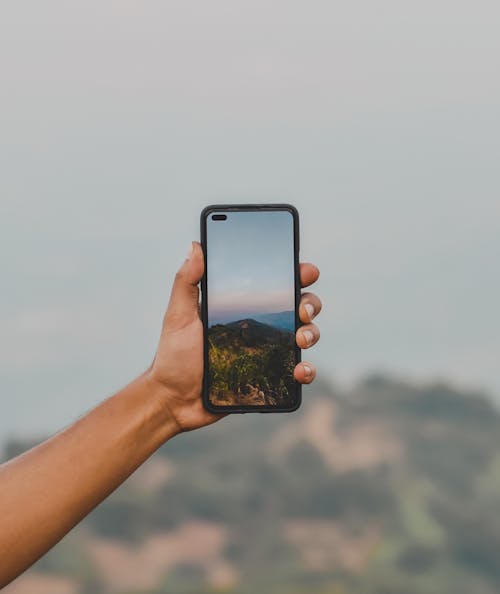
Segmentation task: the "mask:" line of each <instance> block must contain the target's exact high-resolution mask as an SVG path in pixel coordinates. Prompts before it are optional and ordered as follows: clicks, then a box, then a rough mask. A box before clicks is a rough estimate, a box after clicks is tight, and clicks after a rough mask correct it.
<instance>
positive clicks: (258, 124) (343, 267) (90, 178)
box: [0, 0, 500, 439]
mask: <svg viewBox="0 0 500 594" xmlns="http://www.w3.org/2000/svg"><path fill="white" fill-rule="evenodd" d="M499 26H500V5H499V4H498V3H497V2H493V1H484V0H478V1H475V2H456V1H451V0H446V1H439V0H437V1H436V0H432V1H430V0H423V1H421V2H401V1H399V0H397V1H396V0H394V1H390V2H389V1H384V0H382V1H381V2H369V1H368V0H364V1H354V2H331V1H328V2H326V1H324V2H315V1H312V2H294V1H289V0H287V1H286V2H285V1H283V2H273V1H271V2H270V1H268V0H266V1H265V2H264V1H263V0H254V1H252V2H247V3H240V2H234V1H233V0H226V1H224V2H221V1H218V0H214V1H211V2H189V1H188V2H175V1H174V2H168V3H167V2H160V1H147V2H131V1H128V0H121V1H120V2H118V1H116V2H97V1H95V0H89V1H87V2H84V3H67V2H51V1H47V2H42V3H41V2H34V1H26V2H4V3H3V4H2V7H1V8H0V81H1V82H0V105H1V109H0V225H1V227H2V228H1V235H0V236H1V238H2V249H1V250H0V263H1V270H2V284H1V288H2V290H1V292H0V385H1V390H2V396H1V405H2V411H1V414H0V439H1V437H2V436H4V435H6V434H9V433H14V432H21V433H28V432H33V431H43V430H47V429H50V430H54V429H56V428H58V427H60V426H61V425H62V424H64V423H67V422H69V421H70V420H72V419H73V418H75V417H76V416H77V415H79V414H81V413H82V412H83V411H84V410H86V409H88V408H89V407H90V406H92V405H93V404H94V403H95V402H97V401H98V400H99V399H100V398H102V397H103V396H106V395H107V394H110V393H111V392H112V391H113V390H115V389H116V388H118V387H120V386H121V385H123V384H124V383H125V382H127V381H128V380H130V379H131V378H132V377H133V376H134V375H135V374H137V373H138V372H140V371H141V370H142V369H144V368H145V367H146V365H148V364H149V362H150V361H151V358H152V356H153V353H154V349H155V346H156V341H157V338H158V333H159V328H160V322H161V318H162V314H163V309H164V306H165V304H166V302H167V299H168V294H169V288H170V283H171V280H172V278H173V275H174V273H175V270H176V268H177V266H178V265H179V264H180V263H181V261H182V259H183V257H184V254H185V252H186V250H187V248H188V246H189V241H190V239H191V238H197V237H198V220H199V219H198V217H199V211H200V210H201V208H202V207H203V206H205V205H206V204H208V203H213V202H233V201H236V202H248V201H252V202H253V201H256V202H259V201H283V202H291V203H293V204H295V205H296V206H297V207H298V208H299V210H300V212H301V221H302V240H301V245H302V257H303V258H304V259H307V260H312V261H315V262H316V263H318V265H320V266H321V270H322V276H321V279H320V281H319V283H318V285H317V287H316V288H315V289H314V290H315V291H317V292H318V293H321V296H322V298H323V301H324V312H323V313H322V314H321V315H320V317H319V318H318V323H319V324H320V325H321V331H322V340H321V343H320V345H318V346H317V347H315V348H313V349H312V350H311V351H310V354H308V355H307V356H308V357H309V358H310V359H311V360H313V361H315V362H316V363H317V364H318V366H319V373H320V374H323V375H324V376H331V377H333V378H335V379H337V381H342V382H346V381H351V380H352V379H354V378H356V377H358V376H359V374H360V373H364V372H366V371H369V370H374V369H382V370H387V371H392V372H395V373H398V374H401V375H404V376H408V377H410V378H414V379H416V380H421V379H422V380H426V379H429V378H434V377H442V378H450V379H451V380H453V381H455V382H458V383H462V384H465V385H470V386H478V387H485V388H488V389H490V390H492V391H494V392H496V394H500V371H499V359H500V349H499V314H498V303H500V280H499V272H498V258H499V254H500V199H499V195H500V181H499V174H498V163H499V157H500V107H499V105H500V104H499V100H500V77H499V76H498V72H499V66H500V64H499V61H500V36H499V35H498V31H499Z"/></svg>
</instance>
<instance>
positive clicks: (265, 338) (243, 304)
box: [207, 210, 296, 407]
mask: <svg viewBox="0 0 500 594" xmlns="http://www.w3.org/2000/svg"><path fill="white" fill-rule="evenodd" d="M225 214H226V215H227V218H226V219H225V220H213V219H212V216H211V215H210V216H209V217H208V219H207V246H208V247H207V270H208V272H207V289H208V290H207V294H208V299H207V305H208V377H209V399H210V402H211V403H212V404H214V405H218V406H234V405H238V406H242V405H243V406H245V405H246V406H279V407H286V406H293V404H294V398H295V382H294V379H293V370H294V367H295V363H296V361H295V288H294V287H295V285H294V282H295V275H294V250H293V240H294V235H293V234H294V224H293V216H292V214H291V213H290V212H289V211H286V210H275V211H229V212H226V213H225Z"/></svg>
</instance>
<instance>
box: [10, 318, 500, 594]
mask: <svg viewBox="0 0 500 594" xmlns="http://www.w3.org/2000/svg"><path fill="white" fill-rule="evenodd" d="M245 321H246V322H248V323H249V327H253V328H255V329H257V328H259V329H260V328H261V325H258V324H259V323H258V322H257V321H256V320H240V321H238V322H234V323H233V324H230V325H229V326H231V328H227V327H226V328H223V329H221V328H219V330H220V331H221V332H222V331H225V332H232V331H233V330H234V331H238V323H239V322H245ZM262 331H263V332H267V330H266V329H265V328H264V329H262ZM31 445H32V443H31V442H27V443H22V442H14V441H12V442H10V444H8V447H7V448H6V453H7V454H8V455H11V456H12V455H15V454H17V453H19V452H20V451H22V450H24V449H26V448H27V447H29V446H31ZM499 518H500V415H499V412H498V410H497V409H496V408H495V407H494V406H493V404H492V402H491V401H490V400H489V399H488V398H486V397H485V396H484V395H481V394H477V393H472V392H464V391H460V390H457V389H454V388H453V387H451V386H449V385H446V384H443V383H433V384H425V385H415V384H413V383H412V384H409V383H405V382H403V381H399V380H395V379H391V378H388V377H383V376H372V377H370V378H368V379H366V380H364V381H362V382H360V383H359V384H358V385H357V386H356V387H355V388H354V389H353V390H351V391H350V392H348V393H342V392H339V391H338V390H336V389H333V388H332V387H330V386H328V385H325V384H321V383H319V382H315V383H314V384H313V385H312V386H311V387H310V388H307V389H306V390H305V394H304V403H303V406H302V408H301V409H299V411H298V412H296V413H293V414H280V415H231V416H230V417H229V418H226V419H223V420H222V421H220V422H219V423H216V424H215V425H212V426H210V427H207V428H206V429H204V430H202V431H194V432H191V433H189V434H185V435H181V436H178V437H176V438H174V439H173V440H172V441H170V442H168V443H167V444H165V446H163V447H162V448H161V450H160V451H159V452H158V453H156V454H155V455H154V456H153V457H152V458H151V459H150V460H149V461H148V462H146V464H145V465H144V466H143V467H141V468H140V469H139V470H137V471H136V473H134V475H132V477H130V478H129V479H128V480H127V482H126V483H125V484H124V485H123V486H122V487H120V488H119V489H118V490H117V491H116V492H115V493H113V495H112V496H111V497H110V498H108V499H107V500H106V501H105V502H104V503H103V504H102V505H100V506H99V507H98V508H97V509H96V510H95V511H94V512H93V513H92V514H91V515H90V516H89V517H88V518H87V519H86V520H85V521H84V522H83V524H82V525H81V526H79V527H78V528H76V529H75V530H74V531H73V532H72V533H71V534H70V535H69V536H68V537H66V538H65V539H63V541H62V542H61V543H59V544H58V545H57V546H56V547H55V548H54V549H52V550H51V551H50V552H49V554H48V555H46V556H45V557H44V558H42V560H41V561H39V562H38V563H37V565H36V566H35V567H34V568H33V569H32V570H30V571H29V572H28V574H27V575H26V576H24V577H21V578H20V579H19V580H17V581H16V582H15V584H13V586H12V592H13V593H14V594H19V592H22V593H23V594H24V593H25V592H26V593H28V594H42V593H44V592H47V591H48V589H47V580H48V579H49V578H50V579H51V580H52V581H51V582H50V584H51V588H49V589H50V590H51V591H54V592H55V591H56V589H57V591H58V592H59V591H60V592H78V593H82V594H83V593H85V592H99V593H100V594H108V593H109V594H111V593H113V594H125V593H127V594H129V593H130V594H131V593H139V592H140V593H141V594H164V593H165V592H172V593H175V594H180V593H185V594H191V593H194V592H196V594H209V593H214V592H225V593H227V594H254V593H255V592H263V593H265V594H334V593H336V594H337V593H338V594H361V593H362V594H402V593H404V594H429V593H435V592H439V593H440V594H451V593H453V594H471V593H478V594H479V593H481V594H498V592H500V565H499V562H498V554H499V553H498V551H499V550H500V521H499ZM144 567H147V571H145V570H144ZM23 580H24V581H23ZM58 580H59V581H58ZM23 584H24V585H23ZM23 587H24V589H22V588H23ZM56 587H57V588H56ZM5 594H10V590H9V587H8V588H6V589H5Z"/></svg>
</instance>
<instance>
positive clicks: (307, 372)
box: [293, 361, 316, 384]
mask: <svg viewBox="0 0 500 594" xmlns="http://www.w3.org/2000/svg"><path fill="white" fill-rule="evenodd" d="M293 377H294V378H295V379H296V380H297V381H298V382H300V383H301V384H310V383H311V382H312V381H313V380H314V378H315V377H316V368H315V367H314V365H313V364H312V363H309V361H302V363H299V364H298V365H296V366H295V369H294V371H293Z"/></svg>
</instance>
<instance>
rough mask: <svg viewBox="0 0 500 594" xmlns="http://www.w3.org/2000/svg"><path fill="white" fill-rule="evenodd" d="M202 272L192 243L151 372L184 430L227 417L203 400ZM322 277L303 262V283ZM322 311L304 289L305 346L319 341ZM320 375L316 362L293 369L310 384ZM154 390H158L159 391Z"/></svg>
mask: <svg viewBox="0 0 500 594" xmlns="http://www.w3.org/2000/svg"><path fill="white" fill-rule="evenodd" d="M203 272H204V261H203V251H202V248H201V245H200V244H199V243H198V242H193V243H192V247H191V250H190V253H189V254H188V257H187V258H186V260H185V261H184V263H183V265H182V266H181V268H180V269H179V271H178V272H177V274H176V275H175V281H174V284H173V287H172V292H171V295H170V302H169V304H168V308H167V312H166V314H165V317H164V320H163V328H162V333H161V337H160V343H159V345H158V349H157V352H156V356H155V358H154V361H153V363H152V365H151V367H150V369H149V371H148V374H149V380H150V381H152V382H154V383H155V385H156V386H160V388H161V389H160V390H159V392H158V393H159V396H160V398H161V399H162V406H163V407H164V408H165V409H166V411H167V412H168V414H169V416H171V417H172V418H173V419H174V420H175V422H176V424H177V426H178V429H179V432H180V431H190V430H192V429H197V428H198V427H203V426H204V425H209V424H210V423H213V422H215V421H217V420H219V419H220V418H222V417H223V416H225V415H222V414H221V415H215V414H212V413H209V412H208V411H207V410H205V408H204V407H203V402H202V398H201V390H202V380H203V324H202V322H201V319H200V312H199V291H198V283H199V282H200V280H201V277H202V276H203ZM318 277H319V270H318V268H317V267H316V266H314V264H301V265H300V281H301V286H302V287H307V286H309V285H311V284H313V283H314V282H315V281H316V280H317V279H318ZM320 310H321V301H320V299H319V298H318V297H317V296H316V295H314V294H313V293H303V294H302V297H301V300H300V306H299V316H300V320H301V321H302V322H303V323H304V325H303V326H301V327H300V328H299V329H298V330H297V333H296V341H297V344H298V346H299V347H300V348H301V349H307V348H309V347H311V346H312V345H314V344H315V343H316V342H317V341H318V340H319V329H318V327H317V326H316V325H315V324H313V323H312V320H313V318H314V317H315V316H316V315H317V314H318V313H319V312H320ZM315 375H316V370H315V367H314V365H312V364H311V363H309V362H306V361H303V362H301V363H299V364H298V365H297V366H296V367H295V370H294V377H295V379H296V380H297V381H298V382H300V383H302V384H310V383H311V382H312V381H313V380H314V377H315ZM155 393H156V392H155Z"/></svg>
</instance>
